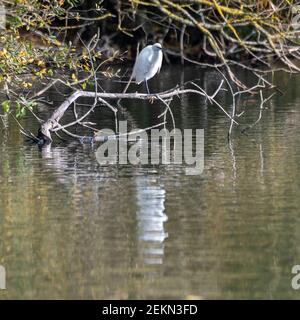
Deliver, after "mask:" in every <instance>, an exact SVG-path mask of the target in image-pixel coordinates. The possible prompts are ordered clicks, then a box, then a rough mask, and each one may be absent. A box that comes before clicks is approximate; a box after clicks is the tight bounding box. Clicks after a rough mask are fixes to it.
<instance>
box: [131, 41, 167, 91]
mask: <svg viewBox="0 0 300 320" xmlns="http://www.w3.org/2000/svg"><path fill="white" fill-rule="evenodd" d="M162 59H163V53H162V47H161V44H160V43H155V44H154V45H149V46H147V47H145V48H144V49H143V50H142V51H141V52H140V54H139V55H138V57H137V59H136V62H135V65H134V67H133V73H132V78H133V79H135V81H136V83H137V84H140V83H141V82H143V81H146V85H147V81H148V80H149V79H151V78H153V77H154V76H155V75H156V74H157V73H159V71H160V68H161V65H162ZM147 89H148V86H147Z"/></svg>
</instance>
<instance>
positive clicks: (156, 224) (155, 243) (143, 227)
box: [137, 177, 168, 264]
mask: <svg viewBox="0 0 300 320" xmlns="http://www.w3.org/2000/svg"><path fill="white" fill-rule="evenodd" d="M154 182H155V181H154ZM137 187H138V188H137V198H138V199H137V204H138V206H139V210H138V212H137V220H138V233H139V240H140V242H141V243H142V245H143V250H142V251H143V254H144V255H145V257H144V261H145V263H147V264H161V263H163V256H164V240H165V239H166V238H167V237H168V234H167V233H166V232H165V229H164V223H165V222H166V221H167V220H168V217H167V216H166V215H165V213H164V211H165V205H164V202H165V195H166V191H165V190H164V189H163V188H162V187H160V186H158V185H157V183H155V184H153V183H152V181H151V178H149V177H139V178H137Z"/></svg>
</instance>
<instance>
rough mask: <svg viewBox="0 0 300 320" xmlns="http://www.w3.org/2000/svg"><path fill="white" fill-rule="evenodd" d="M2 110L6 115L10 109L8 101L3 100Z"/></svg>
mask: <svg viewBox="0 0 300 320" xmlns="http://www.w3.org/2000/svg"><path fill="white" fill-rule="evenodd" d="M1 105H2V110H3V112H4V113H8V112H9V109H10V101H9V100H4V101H3V102H2V103H1Z"/></svg>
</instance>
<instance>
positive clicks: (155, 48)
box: [153, 42, 162, 51]
mask: <svg viewBox="0 0 300 320" xmlns="http://www.w3.org/2000/svg"><path fill="white" fill-rule="evenodd" d="M153 49H154V50H157V51H160V50H162V46H161V44H160V43H159V42H157V43H155V44H154V45H153Z"/></svg>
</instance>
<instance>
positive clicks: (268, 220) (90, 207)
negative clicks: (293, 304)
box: [0, 67, 300, 299]
mask: <svg viewBox="0 0 300 320" xmlns="http://www.w3.org/2000/svg"><path fill="white" fill-rule="evenodd" d="M239 77H240V78H241V79H243V81H244V82H245V83H247V84H251V83H252V82H251V81H252V79H251V77H250V75H249V74H247V73H243V72H241V73H240V74H239ZM193 78H199V79H200V84H201V86H203V87H204V88H206V90H208V91H209V92H212V91H213V90H214V88H216V87H217V86H218V84H219V81H220V79H219V76H218V74H217V73H215V72H209V71H204V70H201V69H199V70H196V69H195V68H185V69H184V70H182V73H180V72H179V73H178V68H175V70H174V71H172V70H170V69H169V68H168V67H166V68H165V69H164V70H163V71H162V73H161V74H160V76H159V79H160V82H159V83H158V79H156V80H154V79H153V80H152V82H151V81H150V83H149V84H150V87H151V88H152V90H153V91H158V90H164V89H168V88H170V87H172V86H173V85H175V84H176V83H177V82H179V83H180V82H184V81H186V80H189V79H193ZM274 81H275V82H276V83H277V84H278V85H279V86H280V88H281V89H282V90H283V91H284V92H285V94H284V95H283V96H281V95H276V96H274V97H273V98H272V100H271V101H270V102H269V103H268V104H267V108H266V109H265V110H264V111H263V117H262V120H261V121H260V123H259V124H258V125H257V126H256V127H254V128H253V129H252V130H250V131H248V135H244V134H241V130H242V129H243V128H244V127H245V126H247V125H248V124H251V123H253V122H254V121H255V120H256V119H257V117H258V101H257V98H256V97H250V98H249V99H248V100H246V101H239V111H243V110H246V112H245V113H244V114H243V115H242V116H241V117H240V118H239V122H240V126H239V127H238V128H236V129H235V130H234V132H233V139H232V141H231V144H228V141H227V130H228V119H227V118H226V116H225V115H224V114H223V113H222V112H220V111H219V110H218V109H217V108H216V107H214V106H210V105H209V104H207V103H206V102H205V101H204V100H203V99H200V98H199V97H195V96H184V97H182V99H181V100H179V99H176V100H174V102H173V104H172V109H173V112H174V114H175V120H176V126H177V127H178V128H182V129H184V128H194V129H196V128H204V130H205V169H204V172H203V174H202V175H199V176H187V175H185V167H184V166H179V165H177V166H175V165H173V166H164V165H156V166H151V165H147V166H142V165H140V166H134V165H126V166H125V165H111V166H100V165H99V164H98V163H97V161H96V158H95V151H96V148H95V147H94V148H93V147H92V146H89V145H82V144H80V143H77V142H74V141H73V142H69V143H68V142H63V143H62V142H59V141H58V140H57V141H56V143H55V144H54V145H53V146H52V147H51V149H48V150H47V149H45V150H42V151H40V150H38V148H37V147H36V146H32V145H29V144H27V143H26V142H24V139H23V137H22V136H21V135H20V134H19V129H18V126H17V125H16V124H15V123H14V121H13V120H12V119H10V120H9V121H8V123H7V125H8V129H7V130H4V129H3V126H2V123H1V128H0V130H1V135H0V264H1V265H3V266H5V268H6V272H7V281H6V285H7V290H1V291H0V298H3V299H7V298H17V299H21V298H25V299H43V298H46V299H47V298H54V299H60V298H65V299H71V298H73V299H105V298H108V299H114V298H116V299H149V298H158V299H162V298H180V299H190V298H201V299H216V298H225V299H228V298H250V299H256V298H265V299H274V298H292V299H298V298H300V291H299V292H298V291H295V290H293V289H292V288H291V278H292V274H291V268H292V266H293V265H295V264H300V211H299V206H300V125H299V124H300V108H299V106H300V77H293V78H291V77H290V76H288V75H286V74H284V73H278V74H277V75H276V76H275V79H274ZM103 85H104V86H106V89H107V90H110V91H114V90H121V88H120V87H118V86H116V85H113V84H110V83H106V84H103ZM133 90H135V88H133ZM140 90H143V88H141V89H140ZM58 98H59V97H58V96H57V95H55V96H54V95H53V96H52V97H51V99H52V100H53V99H54V105H58V104H59V101H58V100H59V99H58ZM60 99H62V98H60ZM219 101H220V102H221V103H222V105H224V106H225V107H226V109H227V110H228V111H230V104H231V100H230V97H229V96H228V95H227V94H226V92H223V93H221V94H220V96H219ZM89 102H90V101H89ZM124 107H126V108H125V109H126V110H127V111H126V112H125V113H123V117H124V118H126V119H128V120H129V121H130V123H131V125H132V127H133V128H138V127H139V128H145V127H147V126H151V125H153V124H155V123H157V121H158V120H157V115H158V114H159V113H160V112H161V111H162V110H163V108H162V106H160V105H159V104H157V103H154V104H153V105H149V104H147V103H140V102H139V103H137V102H132V101H126V103H124ZM51 110H53V109H51V108H50V110H49V107H42V106H41V107H39V114H40V115H41V116H42V117H43V118H45V119H46V118H47V116H49V114H50V113H51ZM82 112H83V111H82ZM68 117H71V114H69V115H67V116H66V120H68ZM95 119H97V121H100V123H101V126H102V127H112V128H113V118H112V116H111V113H110V112H109V111H108V110H106V111H105V110H104V109H103V110H101V111H99V110H98V111H96V112H95V113H94V114H93V115H92V116H91V118H90V121H95ZM22 125H23V126H25V127H26V128H30V129H31V130H32V131H34V132H36V130H37V126H38V124H37V123H36V122H35V121H34V119H32V118H31V117H29V116H28V117H27V118H25V119H24V120H22Z"/></svg>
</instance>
